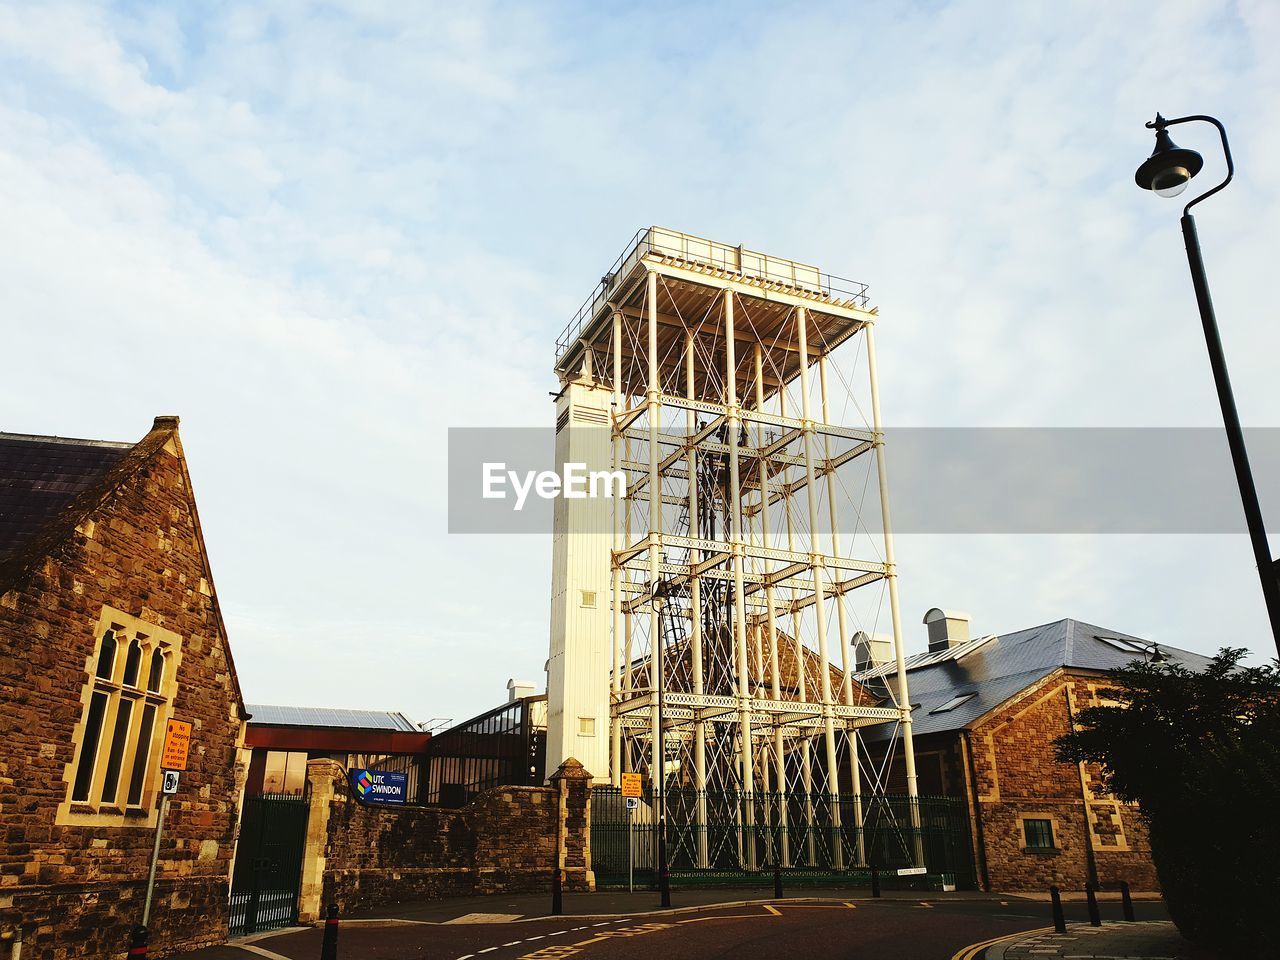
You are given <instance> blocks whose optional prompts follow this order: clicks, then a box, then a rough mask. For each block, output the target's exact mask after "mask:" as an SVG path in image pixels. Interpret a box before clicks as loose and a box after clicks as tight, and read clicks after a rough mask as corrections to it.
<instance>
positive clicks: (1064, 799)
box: [971, 671, 1159, 890]
mask: <svg viewBox="0 0 1280 960" xmlns="http://www.w3.org/2000/svg"><path fill="white" fill-rule="evenodd" d="M1106 687H1107V683H1106V681H1105V679H1100V678H1096V677H1091V676H1072V675H1068V674H1066V673H1064V672H1062V671H1058V672H1057V673H1054V674H1051V675H1050V676H1049V677H1047V678H1045V679H1044V680H1043V681H1041V682H1040V683H1038V684H1035V685H1034V686H1032V687H1031V688H1030V689H1028V690H1027V691H1025V692H1024V693H1023V694H1022V695H1021V696H1020V697H1019V698H1018V699H1017V700H1015V701H1014V702H1012V703H1010V704H1008V705H1006V706H1005V707H1004V708H1003V709H1001V710H999V711H998V712H996V713H995V714H993V715H991V716H989V717H987V718H986V719H985V720H984V721H983V722H982V723H980V724H979V725H978V726H976V727H975V728H974V730H973V732H972V739H971V743H972V745H973V761H974V772H975V775H976V778H977V793H978V795H979V809H980V815H981V817H982V834H983V840H984V842H985V845H986V861H987V869H988V872H989V875H990V878H991V886H992V889H995V890H1044V889H1046V888H1048V887H1049V886H1050V885H1057V886H1060V887H1062V888H1064V889H1070V890H1083V889H1084V885H1085V884H1086V883H1087V882H1088V881H1089V879H1090V875H1091V865H1090V859H1091V858H1092V862H1093V870H1094V871H1096V875H1097V879H1098V881H1099V882H1100V883H1102V884H1103V885H1109V884H1116V883H1118V882H1119V881H1121V880H1126V881H1128V883H1129V884H1130V886H1132V887H1133V889H1135V890H1156V889H1158V888H1159V887H1158V884H1157V881H1156V877H1155V868H1154V865H1153V864H1152V862H1151V851H1150V846H1149V844H1148V842H1147V833H1146V829H1145V826H1144V824H1143V823H1142V821H1141V818H1140V817H1139V816H1138V812H1137V809H1136V808H1134V807H1130V806H1127V805H1125V804H1122V803H1119V802H1118V801H1116V800H1113V799H1111V798H1110V797H1108V796H1107V795H1106V793H1105V791H1104V790H1103V788H1102V777H1101V770H1100V769H1098V768H1096V767H1093V766H1090V765H1086V766H1085V768H1084V770H1083V772H1082V771H1081V769H1080V768H1079V767H1077V766H1076V765H1074V764H1062V763H1058V762H1057V761H1056V760H1054V759H1053V741H1054V740H1055V739H1057V738H1058V737H1060V736H1062V735H1063V734H1064V733H1066V732H1067V731H1068V730H1070V728H1071V716H1072V715H1073V714H1074V713H1078V712H1079V711H1080V710H1081V709H1083V708H1084V707H1086V706H1089V705H1091V704H1092V703H1094V702H1096V701H1097V698H1098V697H1099V695H1100V694H1099V691H1103V690H1105V689H1106ZM1082 773H1083V784H1082ZM1086 813H1087V815H1088V827H1087V828H1086V822H1085V818H1086ZM1022 817H1036V818H1040V819H1049V820H1051V821H1052V822H1053V825H1054V838H1055V849H1053V850H1050V851H1034V850H1027V849H1026V848H1025V839H1024V833H1023V827H1022V820H1021V818H1022Z"/></svg>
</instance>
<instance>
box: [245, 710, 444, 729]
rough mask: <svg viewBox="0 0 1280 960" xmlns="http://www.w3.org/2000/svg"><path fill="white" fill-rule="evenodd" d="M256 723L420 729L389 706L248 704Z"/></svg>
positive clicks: (285, 725) (253, 724) (290, 725)
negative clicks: (363, 707) (369, 708)
mask: <svg viewBox="0 0 1280 960" xmlns="http://www.w3.org/2000/svg"><path fill="white" fill-rule="evenodd" d="M245 709H246V710H248V711H249V718H250V719H249V724H250V725H251V726H255V727H261V726H273V727H341V728H344V729H350V730H401V731H404V732H406V733H420V732H421V731H420V730H419V729H418V728H417V727H416V726H415V725H414V724H413V722H412V721H411V720H410V719H409V718H408V717H406V716H405V715H404V714H403V713H398V712H395V711H388V710H340V709H336V708H334V707H281V706H272V705H271V704H260V703H249V704H245Z"/></svg>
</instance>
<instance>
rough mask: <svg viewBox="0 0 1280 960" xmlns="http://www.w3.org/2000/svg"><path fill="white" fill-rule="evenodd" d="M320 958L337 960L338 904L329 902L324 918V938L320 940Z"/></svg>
mask: <svg viewBox="0 0 1280 960" xmlns="http://www.w3.org/2000/svg"><path fill="white" fill-rule="evenodd" d="M320 960H338V905H337V904H336V903H331V904H329V911H328V913H327V914H326V915H325V918H324V939H323V940H321V941H320Z"/></svg>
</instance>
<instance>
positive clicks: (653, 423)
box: [547, 227, 923, 869]
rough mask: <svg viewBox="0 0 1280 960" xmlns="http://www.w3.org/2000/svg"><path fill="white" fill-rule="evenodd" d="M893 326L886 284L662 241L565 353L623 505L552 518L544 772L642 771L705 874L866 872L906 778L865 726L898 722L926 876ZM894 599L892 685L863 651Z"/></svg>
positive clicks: (603, 294)
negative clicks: (859, 375)
mask: <svg viewBox="0 0 1280 960" xmlns="http://www.w3.org/2000/svg"><path fill="white" fill-rule="evenodd" d="M876 318H877V311H876V310H875V309H874V308H871V307H869V305H868V297H867V288H866V286H865V285H864V284H857V283H853V282H851V281H843V280H840V279H839V278H835V277H832V276H830V275H828V274H825V273H823V272H822V271H820V270H819V269H818V268H817V267H814V266H810V265H807V264H802V263H797V262H795V261H792V260H785V259H780V258H777V257H772V256H767V255H765V254H761V253H756V252H753V251H750V250H745V249H743V248H742V247H740V246H737V247H735V246H728V245H724V244H720V243H715V242H712V241H707V240H702V239H699V238H696V237H692V236H689V235H687V234H683V233H679V232H676V231H672V230H666V229H662V228H659V227H652V228H649V229H647V230H641V231H640V232H639V233H638V234H637V235H636V236H635V237H634V238H633V240H632V242H631V243H630V244H629V245H628V247H627V248H626V250H624V252H623V254H622V255H621V256H620V257H619V258H618V260H617V261H616V262H615V263H614V265H613V268H612V269H611V270H610V271H609V272H608V273H607V274H606V275H605V276H604V277H603V278H602V280H601V282H600V284H599V286H598V287H597V288H596V290H595V292H594V293H593V294H592V296H591V297H590V298H589V299H588V300H587V302H586V303H585V304H584V305H583V307H582V308H581V309H580V310H579V311H578V313H577V315H576V316H575V317H574V318H573V320H572V321H571V322H570V324H569V326H568V327H567V328H566V330H565V332H564V334H563V335H562V336H561V337H560V339H559V341H558V342H557V345H556V372H557V374H558V376H559V378H560V383H561V390H560V392H559V394H558V397H557V435H556V436H557V439H556V450H557V460H558V461H559V462H560V463H561V464H563V463H566V462H582V463H585V464H586V465H587V467H588V469H590V470H614V471H621V472H622V473H623V474H624V475H625V477H626V491H625V497H622V498H615V499H613V500H600V499H590V498H588V499H579V500H559V501H557V503H556V517H555V536H554V547H553V552H554V557H553V568H554V572H553V591H552V592H553V604H552V624H551V657H550V659H549V660H548V692H549V698H550V702H549V731H548V757H547V769H548V770H552V769H555V768H556V766H557V765H558V764H559V762H560V761H561V760H563V759H564V758H565V757H568V756H571V755H572V756H576V757H578V759H580V760H582V761H583V763H584V764H586V765H587V768H588V770H589V771H590V772H591V773H592V774H593V775H594V776H595V777H596V781H597V783H599V782H601V781H603V780H604V779H605V778H606V777H607V778H608V779H609V781H610V782H612V783H614V784H617V783H618V782H619V780H620V777H621V774H622V773H623V772H629V771H638V772H641V773H643V774H645V775H646V776H647V777H648V779H649V782H650V783H651V784H652V791H651V794H650V804H651V806H650V808H649V809H650V811H651V812H650V813H649V816H652V818H653V821H654V822H655V823H662V824H663V831H664V836H665V831H666V823H667V822H670V823H671V825H672V831H673V833H672V836H673V843H674V844H675V846H676V847H677V848H678V855H677V856H678V858H681V857H682V858H683V862H685V863H688V864H690V865H691V866H694V867H701V868H708V867H713V866H715V865H716V864H723V863H726V862H733V863H735V864H737V865H738V866H740V867H743V868H746V869H754V868H757V867H759V866H760V864H761V861H762V860H765V861H767V860H770V859H772V858H776V861H775V862H778V863H780V864H781V865H782V866H792V865H811V866H813V865H821V866H825V867H828V868H834V869H844V868H846V867H851V866H858V865H862V864H865V863H866V862H867V851H866V849H865V848H864V846H863V832H862V825H863V818H864V816H866V815H867V806H868V805H873V804H874V803H875V797H876V795H877V794H880V795H883V794H884V792H885V790H886V781H887V774H886V770H887V767H888V761H887V760H886V761H884V762H883V764H881V765H879V766H877V764H876V762H875V761H873V760H872V758H871V757H870V756H869V755H868V754H867V752H866V751H865V750H863V749H861V748H860V737H859V735H858V731H859V730H860V729H862V728H864V727H867V726H870V725H878V724H886V723H889V724H894V725H895V728H896V731H897V736H896V738H895V740H894V743H895V745H896V749H900V750H901V757H902V760H903V765H904V767H905V773H906V791H907V794H908V796H909V798H910V800H911V803H910V804H909V805H908V806H907V808H905V810H904V811H903V816H904V817H905V818H907V819H909V821H910V823H909V824H904V827H905V826H909V827H910V828H913V829H908V830H905V831H904V835H907V836H911V835H912V834H914V836H915V838H916V839H915V844H914V849H913V850H911V851H910V852H909V853H908V859H909V861H910V862H914V863H915V864H916V865H922V863H923V860H922V852H921V849H920V840H919V836H920V832H919V813H918V806H917V805H916V804H915V800H916V796H917V792H916V775H915V758H914V753H913V748H912V741H911V714H910V707H909V703H910V701H909V698H908V694H907V671H906V669H905V667H904V651H903V640H902V625H901V617H900V613H899V606H898V589H897V579H896V572H895V568H894V557H893V539H892V533H891V528H890V518H889V501H888V494H887V489H886V479H885V454H884V441H883V433H882V425H881V420H880V405H879V396H878V386H877V381H876V363H875V346H874V339H873V330H874V324H875V321H876ZM859 366H864V367H865V371H864V372H865V376H866V382H865V389H863V388H860V387H859V386H858V385H857V384H856V382H855V381H854V380H853V379H852V377H853V373H852V371H855V370H856V369H857V368H858V367H859ZM846 367H848V369H849V371H850V374H849V376H846V370H845V368H846ZM860 399H865V400H869V410H866V409H865V408H862V407H861V406H860ZM837 404H838V405H839V409H837ZM851 404H852V405H853V408H854V410H855V412H857V411H859V410H862V412H863V415H862V417H861V419H862V422H861V423H859V424H857V425H843V424H841V423H840V422H838V421H839V420H841V419H843V417H844V415H845V413H846V412H847V411H849V408H850V405H851ZM875 487H878V492H879V498H878V499H879V503H878V505H877V507H873V509H877V508H878V516H877V519H878V521H879V524H880V529H879V530H878V531H873V530H872V529H871V528H872V527H874V526H875V524H874V523H873V524H870V525H868V524H865V523H863V508H864V507H865V505H866V500H867V498H868V494H870V496H871V497H872V498H873V503H874V497H875V494H874V492H873V490H874V488H875ZM877 587H878V589H877ZM606 597H607V601H606V600H605V599H604V598H606ZM886 597H887V601H888V607H889V613H890V617H891V620H892V635H893V645H892V650H893V657H894V659H895V660H896V667H897V671H896V677H895V680H894V683H893V685H892V686H891V687H882V688H879V689H875V690H872V689H868V688H866V687H864V686H862V685H861V684H859V683H858V682H857V680H856V679H855V676H854V675H855V673H856V672H857V670H858V669H859V668H862V667H866V666H868V664H867V663H865V662H862V663H856V662H855V659H854V657H855V655H856V654H855V650H854V644H855V642H859V643H860V649H864V650H865V649H868V648H869V647H870V646H873V645H869V644H867V643H866V640H867V634H866V633H860V632H858V631H860V630H864V629H866V628H871V629H872V631H873V630H874V626H875V625H876V618H877V616H878V615H879V613H880V612H881V610H882V608H883V603H884V600H885V599H886ZM874 646H878V645H874ZM833 648H838V649H833ZM606 731H607V736H606ZM883 756H884V755H883V754H882V757H883ZM762 828H764V830H765V831H766V832H767V840H766V841H765V842H760V841H759V840H758V839H752V838H759V837H760V836H761V834H762Z"/></svg>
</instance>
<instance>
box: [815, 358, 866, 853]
mask: <svg viewBox="0 0 1280 960" xmlns="http://www.w3.org/2000/svg"><path fill="white" fill-rule="evenodd" d="M818 389H819V391H820V392H821V394H822V422H823V423H824V424H830V423H831V404H830V401H829V400H828V394H827V358H826V355H825V354H824V355H823V356H821V357H819V358H818ZM822 448H823V455H824V458H825V459H826V461H827V464H828V466H827V469H826V475H827V513H828V518H827V519H829V520H830V521H831V555H832V556H833V557H839V556H841V555H842V554H841V552H840V520H839V517H840V515H839V512H838V510H837V509H836V507H837V503H836V500H837V498H836V472H835V470H834V469H833V468H831V466H830V463H831V437H830V436H829V435H826V434H824V435H823V438H822ZM835 601H836V621H837V623H838V626H839V630H840V669H841V672H842V675H841V678H840V693H841V696H842V698H843V700H844V703H845V705H846V706H853V678H852V674H851V671H850V663H849V622H848V615H847V612H846V610H845V603H844V591H843V590H841V591H840V592H839V593H837V594H836V596H835ZM844 739H845V743H846V744H847V745H848V747H849V789H850V790H851V791H852V792H853V823H854V829H856V830H857V847H856V855H857V862H858V863H859V864H864V863H866V862H867V855H866V844H865V842H864V838H863V836H862V821H863V817H862V771H861V770H860V769H859V768H858V731H857V728H856V727H846V728H845V732H844Z"/></svg>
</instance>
